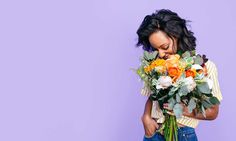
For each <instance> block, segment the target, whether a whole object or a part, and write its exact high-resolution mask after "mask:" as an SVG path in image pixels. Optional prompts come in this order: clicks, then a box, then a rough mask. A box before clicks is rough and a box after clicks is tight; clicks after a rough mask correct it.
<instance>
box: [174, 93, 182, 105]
mask: <svg viewBox="0 0 236 141" xmlns="http://www.w3.org/2000/svg"><path fill="white" fill-rule="evenodd" d="M175 97H176V102H178V103H180V101H181V100H180V96H179V95H178V94H176V96H175Z"/></svg>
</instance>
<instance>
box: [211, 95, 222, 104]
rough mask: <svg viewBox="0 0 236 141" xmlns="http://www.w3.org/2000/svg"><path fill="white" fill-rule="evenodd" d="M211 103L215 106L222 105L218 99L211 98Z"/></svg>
mask: <svg viewBox="0 0 236 141" xmlns="http://www.w3.org/2000/svg"><path fill="white" fill-rule="evenodd" d="M209 101H210V102H211V103H212V104H213V105H218V104H220V101H219V100H218V98H216V97H210V99H209Z"/></svg>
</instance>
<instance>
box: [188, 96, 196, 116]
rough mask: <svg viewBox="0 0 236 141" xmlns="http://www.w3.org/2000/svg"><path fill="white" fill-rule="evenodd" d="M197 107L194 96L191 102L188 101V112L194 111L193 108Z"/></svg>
mask: <svg viewBox="0 0 236 141" xmlns="http://www.w3.org/2000/svg"><path fill="white" fill-rule="evenodd" d="M195 108H196V102H195V100H194V98H191V99H190V101H189V103H188V112H189V113H192V111H193V109H195Z"/></svg>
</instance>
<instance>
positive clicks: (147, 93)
mask: <svg viewBox="0 0 236 141" xmlns="http://www.w3.org/2000/svg"><path fill="white" fill-rule="evenodd" d="M141 95H143V96H147V97H149V96H150V95H151V90H150V89H149V88H148V87H147V86H146V85H145V84H144V86H143V88H142V89H141Z"/></svg>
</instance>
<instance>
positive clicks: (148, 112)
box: [142, 98, 152, 118]
mask: <svg viewBox="0 0 236 141" xmlns="http://www.w3.org/2000/svg"><path fill="white" fill-rule="evenodd" d="M151 110H152V101H151V100H150V99H149V98H148V99H147V102H146V104H145V108H144V112H143V116H142V118H143V117H144V116H150V117H151Z"/></svg>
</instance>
